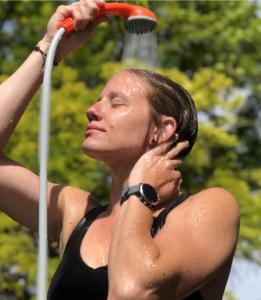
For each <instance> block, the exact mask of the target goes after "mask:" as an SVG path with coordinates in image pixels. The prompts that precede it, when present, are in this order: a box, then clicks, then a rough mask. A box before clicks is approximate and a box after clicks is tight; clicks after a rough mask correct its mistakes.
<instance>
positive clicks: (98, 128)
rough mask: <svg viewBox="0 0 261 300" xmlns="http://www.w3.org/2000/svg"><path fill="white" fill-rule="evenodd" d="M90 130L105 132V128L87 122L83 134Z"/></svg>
mask: <svg viewBox="0 0 261 300" xmlns="http://www.w3.org/2000/svg"><path fill="white" fill-rule="evenodd" d="M92 131H101V132H105V130H104V129H103V128H102V127H99V126H97V125H93V124H89V125H88V126H87V128H86V130H85V135H86V134H88V133H90V132H92Z"/></svg>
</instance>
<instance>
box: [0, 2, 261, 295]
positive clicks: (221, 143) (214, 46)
mask: <svg viewBox="0 0 261 300" xmlns="http://www.w3.org/2000/svg"><path fill="white" fill-rule="evenodd" d="M125 2H126V1H125ZM128 2H129V3H134V4H138V5H144V6H146V7H149V8H150V9H151V10H153V11H154V12H155V13H156V14H157V16H158V27H157V32H156V33H155V34H154V35H150V36H149V37H147V38H146V39H145V38H140V37H137V36H136V37H130V36H126V35H125V32H124V29H123V24H122V22H121V21H120V20H119V19H118V18H115V17H114V18H109V20H108V22H107V23H104V24H102V25H101V26H100V28H99V29H98V30H97V31H96V32H95V33H94V34H93V36H92V38H91V40H90V41H89V42H88V43H87V44H86V45H85V46H84V47H82V48H81V49H79V50H78V51H77V52H76V53H74V54H72V55H71V56H69V57H68V58H66V59H65V60H64V61H62V62H61V63H60V64H59V65H58V66H57V67H56V68H55V69H54V72H53V80H52V84H53V90H52V113H51V140H50V157H49V180H50V181H54V182H57V183H64V184H70V185H75V186H78V187H81V188H83V189H86V190H88V191H90V192H92V193H93V194H94V195H95V196H96V197H97V198H99V199H101V200H102V202H103V203H106V201H107V199H108V184H109V182H110V177H109V174H108V170H107V169H106V168H105V166H104V165H103V164H101V163H99V162H97V161H94V160H92V159H89V158H86V157H85V156H84V155H83V154H82V152H81V144H82V141H83V132H84V128H85V126H86V116H85V109H86V107H87V106H88V105H90V104H91V103H92V102H93V101H96V99H97V95H98V93H99V91H100V90H101V88H102V86H103V85H104V83H105V82H106V81H107V80H108V79H109V78H110V76H111V75H112V74H113V73H115V72H117V71H118V70H120V69H122V68H125V67H126V66H130V65H131V66H139V67H144V68H150V69H154V70H156V71H158V72H160V73H162V74H164V75H166V76H168V77H170V78H171V79H172V80H175V81H177V82H179V83H180V84H182V85H183V86H184V87H185V88H186V89H187V90H188V91H189V92H190V93H191V94H192V96H193V98H194V100H195V103H196V106H197V109H198V116H199V136H198V141H197V143H196V146H195V147H194V150H193V151H192V153H191V154H190V155H189V157H188V158H187V159H186V160H185V161H184V164H183V166H182V173H183V187H182V188H183V190H184V191H186V192H188V193H196V192H198V191H200V190H201V189H204V188H208V187H212V186H221V187H224V188H226V189H227V190H229V191H230V192H231V193H232V194H233V195H234V196H235V197H236V199H237V200H238V202H239V205H240V208H241V228H240V236H239V242H238V247H237V251H236V259H235V262H234V265H233V268H232V272H231V276H230V280H229V283H228V286H227V291H226V294H225V296H224V299H227V300H235V299H238V300H242V299H247V300H258V299H259V300H260V299H261V287H260V283H261V271H260V267H259V265H260V264H261V190H260V188H261V130H260V127H261V70H260V66H261V19H260V3H258V2H255V1H128ZM66 3H68V2H66V1H64V2H62V1H59V2H58V1H6V0H2V1H1V2H0V82H2V81H3V80H4V79H5V78H6V77H8V76H9V75H10V74H11V73H12V72H13V71H14V70H15V69H16V68H17V67H18V66H19V65H20V64H21V63H22V62H23V60H24V59H25V58H26V57H27V56H28V54H29V53H30V52H31V51H32V49H33V47H34V46H35V45H36V44H37V42H38V40H40V39H41V37H42V36H43V34H44V32H45V28H46V24H47V21H48V19H49V17H50V16H51V15H52V13H53V12H54V10H55V8H56V7H57V6H58V5H60V4H66ZM144 40H146V42H144ZM142 43H143V44H142ZM135 45H136V46H135ZM133 46H135V47H134V48H132V47H133ZM142 49H143V50H142ZM144 49H145V50H144ZM144 51H145V52H144ZM14 88H15V87H14ZM17 92H19V91H17ZM39 95H40V93H39V92H38V93H37V94H36V96H35V97H34V98H35V99H34V100H33V101H32V103H31V104H30V106H29V107H28V109H27V112H26V113H25V115H24V117H23V118H22V120H21V122H20V124H19V126H18V127H17V130H16V132H15V134H14V135H13V138H12V140H11V142H10V143H9V145H8V147H7V148H6V153H7V154H8V155H9V156H10V157H12V158H14V159H15V160H17V161H19V162H21V163H22V164H24V165H25V166H27V167H28V168H30V169H32V170H33V171H34V172H36V173H38V148H37V147H38V146H37V142H38V131H39V128H38V117H39ZM0 98H1V97H0ZM49 255H50V259H49V276H50V278H51V277H52V275H53V272H54V270H55V268H56V266H57V263H58V251H57V245H55V244H53V243H50V244H49ZM36 261H37V234H35V233H33V232H31V231H29V230H28V229H26V228H24V227H21V226H20V225H18V224H17V223H15V222H14V221H13V220H11V219H10V218H9V217H8V216H6V215H5V214H3V213H0V300H5V299H19V300H20V299H24V300H27V299H30V300H31V299H34V298H35V292H36V283H35V278H36ZM251 289H252V290H251Z"/></svg>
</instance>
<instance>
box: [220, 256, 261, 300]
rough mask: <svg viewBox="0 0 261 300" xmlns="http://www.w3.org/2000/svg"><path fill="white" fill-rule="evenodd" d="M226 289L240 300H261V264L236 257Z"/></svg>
mask: <svg viewBox="0 0 261 300" xmlns="http://www.w3.org/2000/svg"><path fill="white" fill-rule="evenodd" d="M226 290H229V291H232V292H233V294H234V295H235V296H236V297H237V299H238V300H261V266H258V265H256V264H254V263H250V262H248V261H246V260H243V259H234V262H233V265H232V269H231V273H230V277H229V280H228V284H227V287H226Z"/></svg>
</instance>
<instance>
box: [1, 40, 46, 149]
mask: <svg viewBox="0 0 261 300" xmlns="http://www.w3.org/2000/svg"><path fill="white" fill-rule="evenodd" d="M39 45H40V47H41V49H42V50H43V51H44V52H45V53H46V52H47V50H48V44H47V43H45V42H44V41H43V40H42V41H40V42H39ZM42 66H43V58H42V55H41V54H40V53H39V52H35V51H33V52H32V53H31V54H30V55H29V56H28V58H27V59H26V60H25V62H24V63H23V64H22V65H21V66H20V67H19V69H18V70H17V71H16V72H15V73H14V74H13V75H11V76H10V77H9V78H8V79H7V80H5V81H4V82H3V83H2V84H1V85H0V95H1V96H0V149H1V151H2V150H3V148H4V147H5V145H6V144H7V142H8V140H9V138H10V136H11V134H12V133H13V131H14V129H15V127H16V125H17V123H18V122H19V120H20V118H21V116H22V114H23V112H24V111H25V109H26V107H27V105H28V104H29V102H30V100H31V98H32V97H33V95H34V94H35V92H36V91H37V89H38V88H39V86H40V84H41V82H42V78H43V68H42Z"/></svg>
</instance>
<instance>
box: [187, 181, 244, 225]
mask: <svg viewBox="0 0 261 300" xmlns="http://www.w3.org/2000/svg"><path fill="white" fill-rule="evenodd" d="M190 201H191V206H192V207H193V210H194V212H195V211H197V210H200V211H201V212H207V213H208V215H209V216H211V218H214V219H216V218H217V219H218V218H224V217H225V218H226V217H228V219H227V221H235V222H236V221H239V217H240V210H239V205H238V203H237V200H236V199H235V197H234V196H233V195H232V194H231V193H230V192H229V191H227V190H225V189H223V188H219V187H213V188H209V189H205V190H203V191H201V192H199V193H197V194H195V195H192V196H191V197H190ZM206 217H207V216H206ZM223 221H226V220H223Z"/></svg>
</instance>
